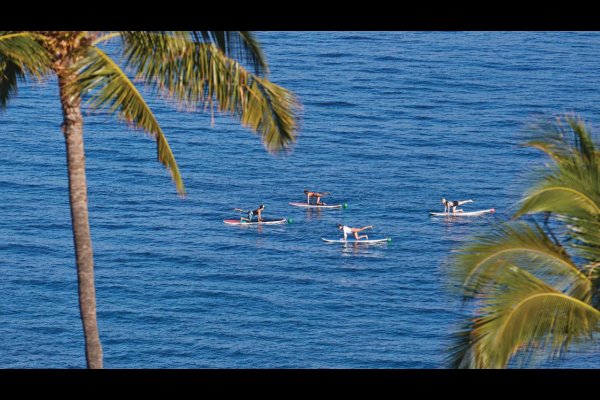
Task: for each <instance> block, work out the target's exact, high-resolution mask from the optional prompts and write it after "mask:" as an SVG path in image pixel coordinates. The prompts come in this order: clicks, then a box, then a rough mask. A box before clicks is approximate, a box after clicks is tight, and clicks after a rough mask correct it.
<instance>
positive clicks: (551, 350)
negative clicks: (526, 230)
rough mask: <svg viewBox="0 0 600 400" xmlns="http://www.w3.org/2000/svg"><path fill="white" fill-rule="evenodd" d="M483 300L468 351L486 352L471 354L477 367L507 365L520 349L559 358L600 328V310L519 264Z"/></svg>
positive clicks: (506, 273) (503, 275) (486, 293)
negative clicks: (527, 270) (477, 355)
mask: <svg viewBox="0 0 600 400" xmlns="http://www.w3.org/2000/svg"><path fill="white" fill-rule="evenodd" d="M482 303H483V307H482V309H481V310H480V315H481V317H480V318H478V320H477V323H476V324H475V325H474V326H473V329H472V331H471V332H472V338H471V340H472V341H473V343H474V345H473V348H471V349H470V350H469V351H472V352H474V353H475V354H485V355H486V356H485V357H479V358H474V360H475V366H476V367H477V368H505V367H506V366H507V365H508V363H509V361H510V360H511V358H512V357H513V356H514V355H515V354H516V353H517V352H521V351H522V352H525V353H532V354H533V353H536V354H538V353H539V354H548V355H549V356H550V357H560V356H561V355H562V354H563V353H564V352H565V351H566V350H567V349H568V347H569V345H570V344H571V343H577V342H579V341H581V340H584V339H589V338H590V337H592V335H593V334H594V332H596V333H597V332H598V331H600V311H599V310H597V309H595V308H594V307H592V306H591V305H590V304H589V303H588V302H584V301H581V300H578V299H576V298H574V297H571V296H569V295H567V294H565V293H561V292H559V291H557V290H555V289H554V288H553V287H551V286H549V285H547V284H546V283H545V282H543V281H542V280H540V279H538V278H537V277H535V276H534V275H532V274H530V273H528V272H526V271H524V270H523V269H520V268H509V269H508V270H506V272H505V273H504V274H502V275H501V276H500V277H499V279H498V281H497V283H496V284H495V285H493V286H490V287H488V290H487V291H486V292H485V293H484V294H483V300H482ZM529 359H530V358H525V359H524V360H523V361H525V362H526V361H527V360H529Z"/></svg>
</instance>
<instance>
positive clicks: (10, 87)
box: [0, 55, 25, 110]
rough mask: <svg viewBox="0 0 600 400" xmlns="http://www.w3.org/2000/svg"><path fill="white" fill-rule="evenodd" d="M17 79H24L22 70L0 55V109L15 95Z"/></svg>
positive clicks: (4, 107)
mask: <svg viewBox="0 0 600 400" xmlns="http://www.w3.org/2000/svg"><path fill="white" fill-rule="evenodd" d="M18 80H20V81H24V80H25V74H24V73H23V70H22V69H21V68H20V67H19V66H18V65H17V64H15V63H14V62H12V61H10V60H7V59H5V58H4V57H2V55H0V110H4V109H6V106H7V105H8V102H9V100H10V99H11V98H12V97H15V96H16V95H17V93H18V85H17V81H18Z"/></svg>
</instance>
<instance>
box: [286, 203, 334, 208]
mask: <svg viewBox="0 0 600 400" xmlns="http://www.w3.org/2000/svg"><path fill="white" fill-rule="evenodd" d="M288 204H289V205H290V206H294V207H304V208H325V209H328V208H342V207H344V206H345V204H306V203H295V202H291V203H288Z"/></svg>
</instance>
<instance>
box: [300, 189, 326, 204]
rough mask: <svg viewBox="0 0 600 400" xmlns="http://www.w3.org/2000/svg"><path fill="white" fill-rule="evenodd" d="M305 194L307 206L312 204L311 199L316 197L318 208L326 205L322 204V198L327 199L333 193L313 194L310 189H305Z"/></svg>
mask: <svg viewBox="0 0 600 400" xmlns="http://www.w3.org/2000/svg"><path fill="white" fill-rule="evenodd" d="M304 194H305V195H306V204H310V198H311V197H315V198H316V199H317V200H316V203H315V204H316V205H318V206H324V205H325V203H322V202H321V197H325V196H327V195H329V194H331V193H329V192H323V193H319V192H311V191H309V190H308V189H304Z"/></svg>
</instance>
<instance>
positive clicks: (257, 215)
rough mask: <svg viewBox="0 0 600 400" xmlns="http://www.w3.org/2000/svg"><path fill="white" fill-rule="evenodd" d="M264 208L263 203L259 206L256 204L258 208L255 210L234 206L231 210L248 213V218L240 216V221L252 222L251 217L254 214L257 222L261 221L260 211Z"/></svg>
mask: <svg viewBox="0 0 600 400" xmlns="http://www.w3.org/2000/svg"><path fill="white" fill-rule="evenodd" d="M264 209H265V205H264V204H261V205H260V206H258V208H257V209H256V210H242V209H241V208H234V209H233V211H239V212H243V213H248V218H244V217H241V218H240V221H245V222H252V217H254V216H255V215H256V220H257V221H258V222H261V221H262V216H261V213H262V211H263V210H264Z"/></svg>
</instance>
